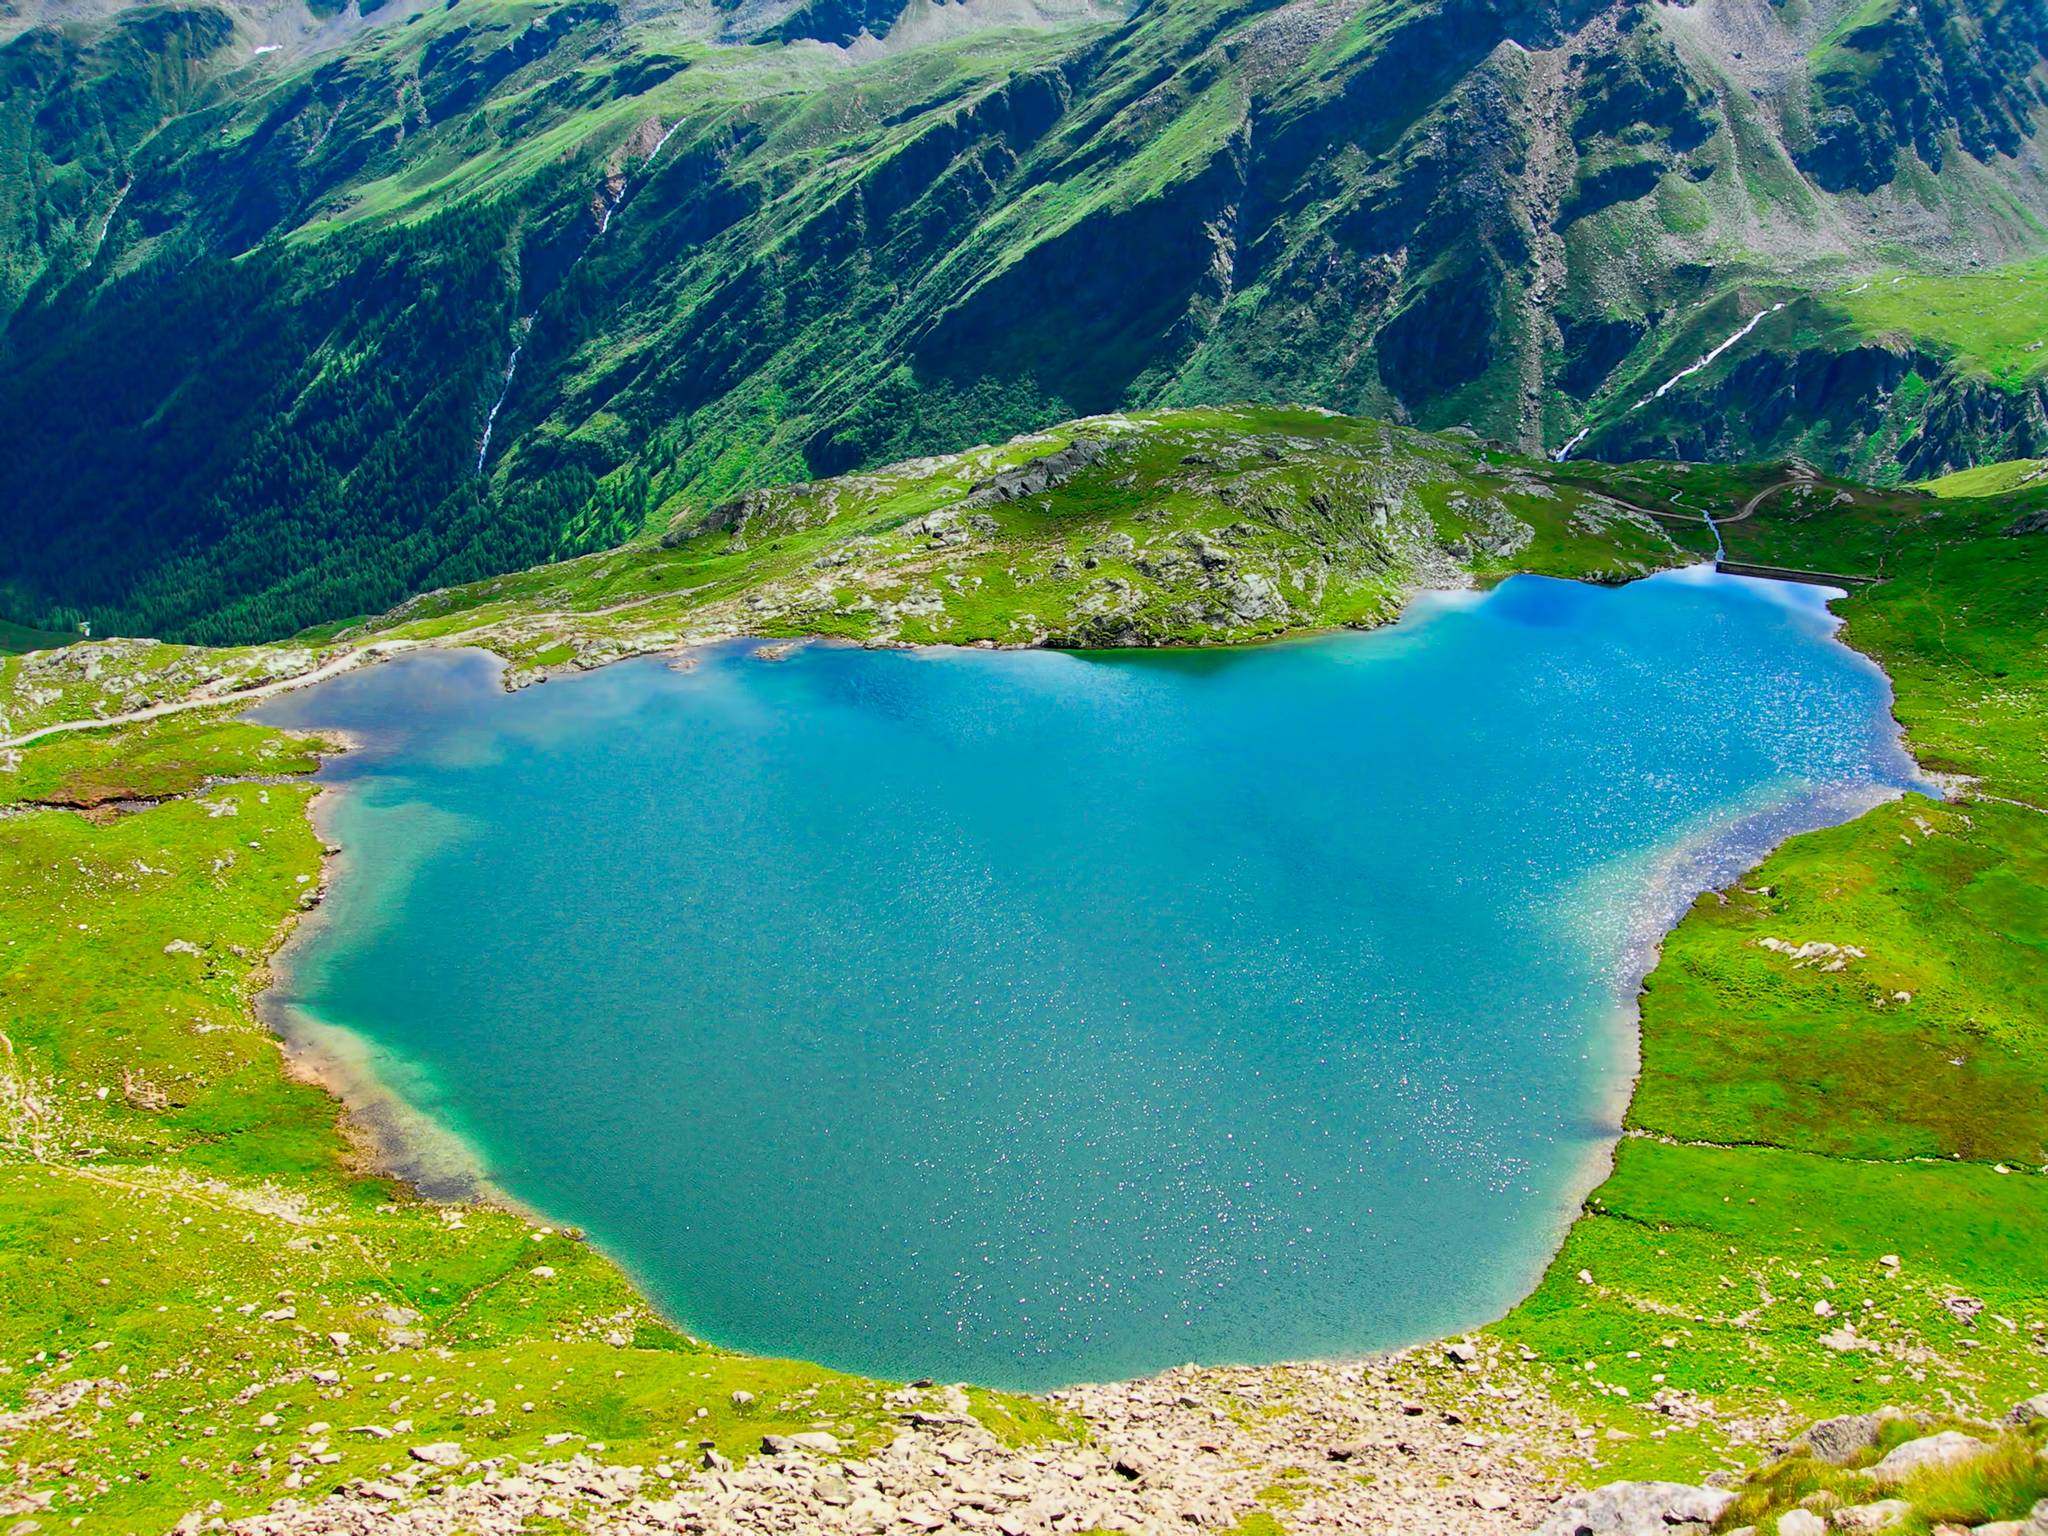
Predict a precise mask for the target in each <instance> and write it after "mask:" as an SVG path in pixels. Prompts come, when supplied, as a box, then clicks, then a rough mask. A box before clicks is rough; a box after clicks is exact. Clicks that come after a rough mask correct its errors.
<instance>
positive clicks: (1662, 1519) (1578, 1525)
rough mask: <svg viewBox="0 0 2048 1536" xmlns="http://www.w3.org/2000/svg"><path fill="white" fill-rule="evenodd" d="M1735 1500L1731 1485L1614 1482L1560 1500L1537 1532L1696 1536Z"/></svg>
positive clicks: (1588, 1535)
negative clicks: (1700, 1486)
mask: <svg viewBox="0 0 2048 1536" xmlns="http://www.w3.org/2000/svg"><path fill="white" fill-rule="evenodd" d="M1734 1502H1735V1495H1734V1494H1733V1493H1730V1492H1729V1491H1728V1490H1727V1489H1725V1488H1696V1487H1694V1486H1692V1485H1691V1484H1689V1483H1609V1484H1608V1485H1607V1486H1606V1487H1604V1488H1595V1489H1593V1490H1592V1491H1591V1492H1589V1493H1575V1494H1573V1495H1572V1496H1571V1497H1570V1498H1568V1499H1566V1500H1565V1501H1564V1502H1563V1503H1561V1504H1559V1505H1558V1506H1557V1508H1556V1509H1554V1510H1552V1511H1551V1514H1550V1518H1549V1519H1547V1520H1545V1521H1544V1522H1543V1524H1542V1525H1540V1526H1538V1527H1537V1529H1536V1536H1691V1533H1695V1532H1704V1531H1705V1530H1706V1529H1707V1528H1708V1527H1709V1526H1711V1525H1712V1524H1713V1523H1714V1522H1715V1521H1716V1520H1718V1519H1720V1518H1721V1512H1722V1511H1723V1510H1725V1509H1727V1507H1728V1506H1729V1505H1730V1504H1733V1503H1734Z"/></svg>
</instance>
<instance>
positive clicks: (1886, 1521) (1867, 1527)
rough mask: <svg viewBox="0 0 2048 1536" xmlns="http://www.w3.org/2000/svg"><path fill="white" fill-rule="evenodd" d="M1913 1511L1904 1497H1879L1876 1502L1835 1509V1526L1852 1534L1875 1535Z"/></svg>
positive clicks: (1888, 1528)
mask: <svg viewBox="0 0 2048 1536" xmlns="http://www.w3.org/2000/svg"><path fill="white" fill-rule="evenodd" d="M1912 1512H1913V1506H1912V1505H1910V1504H1908V1503H1907V1502H1906V1501H1905V1500H1904V1499H1879V1500H1878V1501H1877V1502H1876V1503H1875V1504H1846V1505H1844V1506H1843V1507H1842V1508H1840V1509H1838V1510H1836V1511H1835V1516H1834V1519H1835V1526H1836V1528H1837V1529H1838V1530H1844V1531H1848V1532H1850V1533H1851V1536H1874V1533H1876V1532H1878V1531H1888V1530H1890V1529H1891V1528H1892V1527H1893V1526H1895V1525H1897V1524H1899V1523H1900V1522H1901V1521H1903V1520H1904V1519H1905V1518H1906V1516H1908V1515H1910V1514H1911V1513H1912Z"/></svg>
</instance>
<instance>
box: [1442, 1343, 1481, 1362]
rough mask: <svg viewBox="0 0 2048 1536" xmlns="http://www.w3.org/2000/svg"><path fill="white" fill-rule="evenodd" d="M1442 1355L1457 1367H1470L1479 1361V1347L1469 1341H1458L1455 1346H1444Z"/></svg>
mask: <svg viewBox="0 0 2048 1536" xmlns="http://www.w3.org/2000/svg"><path fill="white" fill-rule="evenodd" d="M1444 1353H1445V1354H1446V1355H1448V1356H1449V1357H1450V1358H1451V1359H1452V1360H1454V1361H1456V1362H1457V1363H1458V1364H1459V1365H1472V1364H1475V1363H1477V1361H1478V1359H1479V1346H1478V1345H1477V1344H1474V1343H1472V1342H1471V1341H1470V1340H1469V1339H1460V1340H1458V1342H1457V1343H1455V1344H1450V1345H1446V1346H1445V1348H1444Z"/></svg>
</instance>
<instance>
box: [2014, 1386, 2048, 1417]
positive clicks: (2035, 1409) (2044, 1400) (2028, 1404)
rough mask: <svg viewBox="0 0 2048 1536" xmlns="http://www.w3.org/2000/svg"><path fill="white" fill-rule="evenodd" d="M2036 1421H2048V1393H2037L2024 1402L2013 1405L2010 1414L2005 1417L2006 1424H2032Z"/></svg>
mask: <svg viewBox="0 0 2048 1536" xmlns="http://www.w3.org/2000/svg"><path fill="white" fill-rule="evenodd" d="M2037 1419H2048V1392H2038V1393H2036V1394H2035V1395H2034V1396H2032V1397H2030V1398H2028V1399H2026V1401H2024V1402H2019V1403H2014V1404H2013V1405H2012V1412H2010V1413H2008V1414H2007V1415H2006V1416H2005V1422H2006V1423H2008V1424H2032V1423H2033V1422H2034V1421H2035V1420H2037Z"/></svg>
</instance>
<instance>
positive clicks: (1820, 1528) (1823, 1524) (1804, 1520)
mask: <svg viewBox="0 0 2048 1536" xmlns="http://www.w3.org/2000/svg"><path fill="white" fill-rule="evenodd" d="M1778 1536H1828V1523H1827V1521H1825V1520H1823V1519H1821V1517H1820V1516H1819V1515H1816V1514H1815V1513H1814V1512H1813V1511H1812V1510H1810V1509H1788V1510H1786V1511H1785V1513H1783V1514H1782V1515H1780V1516H1778Z"/></svg>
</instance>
